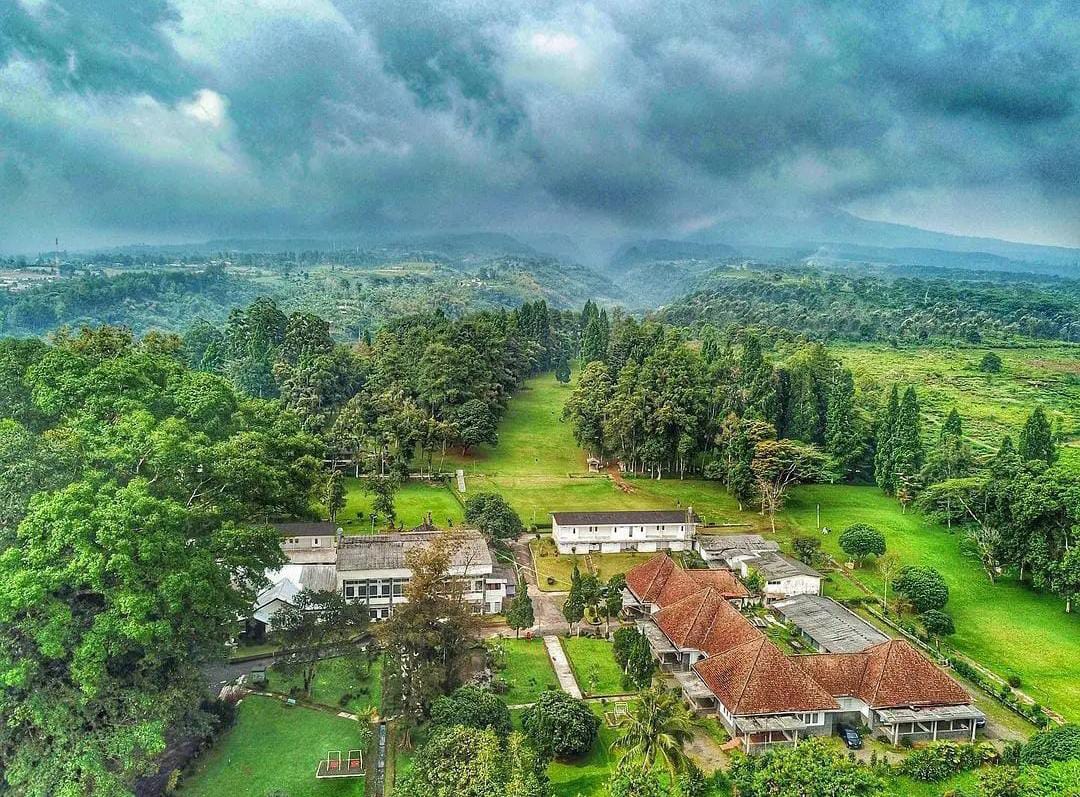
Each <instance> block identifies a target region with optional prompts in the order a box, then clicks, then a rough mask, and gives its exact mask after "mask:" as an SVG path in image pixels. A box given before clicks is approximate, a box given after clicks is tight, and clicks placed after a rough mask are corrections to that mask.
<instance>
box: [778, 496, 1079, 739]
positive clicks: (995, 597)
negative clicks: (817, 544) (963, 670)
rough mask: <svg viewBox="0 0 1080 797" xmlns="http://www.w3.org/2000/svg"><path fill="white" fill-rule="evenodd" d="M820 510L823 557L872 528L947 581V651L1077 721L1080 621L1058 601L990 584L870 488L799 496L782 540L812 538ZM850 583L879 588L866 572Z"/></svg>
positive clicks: (949, 545) (934, 528)
mask: <svg viewBox="0 0 1080 797" xmlns="http://www.w3.org/2000/svg"><path fill="white" fill-rule="evenodd" d="M819 503H820V505H821V522H822V525H824V526H827V527H829V528H830V529H832V530H833V532H834V533H832V534H829V535H825V536H823V537H822V538H821V539H822V545H823V548H824V550H826V551H827V552H829V553H830V554H832V555H833V556H835V557H836V558H837V559H841V560H842V559H843V558H844V557H843V553H842V552H841V551H840V548H839V545H838V543H837V539H838V537H839V532H840V531H841V530H842V529H844V528H846V527H847V526H848V525H850V524H852V523H855V522H857V521H861V522H866V523H870V524H871V525H873V526H876V527H877V528H879V529H880V530H881V531H882V533H883V534H884V535H885V538H886V541H887V545H888V548H889V550H891V551H895V552H896V553H897V554H899V556H900V558H901V560H902V561H903V562H904V563H906V564H921V565H931V566H933V567H936V568H937V569H938V570H940V571H941V573H942V575H943V576H944V577H945V580H946V582H947V583H948V585H949V590H950V597H949V604H948V607H947V608H948V610H949V611H950V612H951V613H952V615H953V618H954V620H955V622H956V631H957V633H956V636H954V637H952V638H951V639H950V642H951V643H952V644H954V645H955V646H956V647H957V648H958V649H959V650H961V651H963V652H964V653H967V654H968V655H969V656H971V657H973V658H974V659H976V660H977V661H980V662H982V663H983V664H985V665H987V666H988V667H990V668H991V669H993V670H994V671H995V672H997V673H998V674H999V675H1002V676H1008V675H1018V676H1020V678H1021V679H1022V681H1023V685H1022V687H1021V688H1022V689H1023V690H1024V691H1026V692H1028V693H1029V694H1030V695H1031V696H1032V697H1034V698H1035V699H1036V700H1040V701H1042V702H1044V703H1046V704H1048V705H1049V706H1051V707H1052V708H1054V709H1056V710H1058V711H1060V712H1061V713H1062V714H1064V715H1065V716H1066V717H1068V718H1070V719H1074V720H1075V719H1080V689H1077V687H1076V684H1077V679H1078V678H1080V664H1078V662H1080V617H1078V616H1077V615H1076V614H1072V615H1068V614H1066V613H1065V611H1064V604H1063V603H1062V601H1061V600H1060V599H1058V598H1056V597H1054V596H1053V595H1048V594H1040V593H1037V592H1035V591H1034V590H1031V589H1029V588H1027V587H1025V586H1022V585H1020V584H1018V583H1016V582H1015V581H1012V580H1010V579H998V581H997V583H996V584H991V583H990V581H989V579H987V577H986V575H985V574H984V573H983V572H982V570H981V569H980V567H979V565H978V563H977V562H976V561H974V560H973V559H972V558H970V557H968V556H965V555H964V554H963V553H962V551H961V549H960V540H959V537H958V536H957V535H956V534H951V533H950V532H949V531H948V530H947V529H946V528H945V527H943V526H939V525H936V524H932V523H929V522H927V521H926V520H925V518H923V517H922V516H920V515H919V514H917V513H915V512H908V513H907V514H903V513H902V512H901V509H900V505H899V504H897V503H896V501H894V500H892V499H891V498H889V497H888V496H886V495H883V494H882V493H881V492H880V491H878V490H877V489H876V488H873V487H850V486H840V485H814V486H808V487H800V488H797V489H795V490H794V491H792V496H791V499H790V500H789V502H788V506H787V509H786V510H785V512H784V518H785V520H786V521H787V523H786V524H785V526H786V530H785V531H784V532H780V533H781V534H782V535H783V536H785V537H790V536H791V533H792V532H798V533H801V534H815V533H816V532H815V529H816V525H815V506H816V505H817V504H819ZM856 575H857V576H858V577H859V578H860V579H861V580H863V581H864V582H865V583H867V584H869V585H871V586H872V587H874V588H880V584H881V579H880V577H879V576H878V575H877V574H876V573H875V572H874V570H873V569H872V567H867V568H863V569H862V570H860V571H858V572H857V574H856ZM833 578H834V580H835V579H837V578H839V576H835V575H834V576H833Z"/></svg>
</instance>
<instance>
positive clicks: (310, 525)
mask: <svg viewBox="0 0 1080 797" xmlns="http://www.w3.org/2000/svg"><path fill="white" fill-rule="evenodd" d="M273 526H274V529H275V531H277V533H278V534H280V535H281V536H282V537H320V536H323V535H327V534H328V535H330V536H334V535H335V534H337V530H338V527H337V525H336V524H334V523H328V522H326V521H318V520H316V521H299V522H296V523H274V524H273Z"/></svg>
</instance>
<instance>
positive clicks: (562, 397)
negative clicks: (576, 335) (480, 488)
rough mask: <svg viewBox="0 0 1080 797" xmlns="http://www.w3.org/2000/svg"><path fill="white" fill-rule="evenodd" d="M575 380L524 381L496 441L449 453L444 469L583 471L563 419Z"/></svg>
mask: <svg viewBox="0 0 1080 797" xmlns="http://www.w3.org/2000/svg"><path fill="white" fill-rule="evenodd" d="M573 384H574V383H573V382H571V383H570V384H568V385H563V384H560V383H559V382H557V381H556V379H555V377H554V376H553V375H551V374H541V375H540V376H537V377H533V378H532V379H529V380H526V382H525V384H524V385H523V386H522V389H521V390H519V391H518V392H517V393H516V394H514V397H513V398H512V399H510V403H509V404H508V405H507V409H506V414H505V415H504V416H503V418H502V421H501V422H500V423H499V443H498V445H496V446H487V445H483V446H478V447H477V448H475V449H473V450H471V451H470V452H469V453H468V454H467V455H462V454H461V453H460V452H455V453H453V454H447V456H446V460H445V463H444V466H443V467H444V468H445V469H447V470H450V469H452V468H463V469H464V470H465V473H466V476H467V477H468V476H470V475H473V474H501V475H506V476H515V475H518V476H520V475H525V474H528V475H547V476H565V475H566V474H568V473H579V472H581V471H583V470H585V469H586V465H585V454H584V453H582V451H581V449H579V448H578V445H577V443H576V442H575V440H574V435H573V433H572V432H571V431H570V427H569V425H568V424H565V423H563V422H562V420H561V415H562V408H563V404H565V403H566V399H567V397H569V395H570V393H571V391H572V390H573Z"/></svg>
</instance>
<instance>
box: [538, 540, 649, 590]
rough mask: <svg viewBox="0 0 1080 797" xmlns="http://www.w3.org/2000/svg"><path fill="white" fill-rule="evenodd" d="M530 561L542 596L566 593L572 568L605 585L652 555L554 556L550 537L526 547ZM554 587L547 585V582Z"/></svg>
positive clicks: (555, 553)
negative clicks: (603, 582)
mask: <svg viewBox="0 0 1080 797" xmlns="http://www.w3.org/2000/svg"><path fill="white" fill-rule="evenodd" d="M529 547H530V548H531V549H532V560H533V563H534V564H535V565H536V574H537V583H538V585H539V587H540V589H542V590H543V591H545V592H566V591H567V590H569V589H570V579H571V576H572V574H573V572H574V565H577V567H578V570H579V571H580V572H582V573H589V572H592V573H595V574H596V576H597V577H598V578H599V579H600V580H601V581H609V580H610V579H611V577H612V576H615V575H617V574H625V573H626V571H628V570H629V569H630V568H632V567H634V566H635V565H638V564H641V563H642V562H644V561H647V560H648V559H650V558H651V557H652V556H655V554H649V553H607V554H589V555H588V556H584V555H581V556H578V555H576V554H560V555H557V553H558V552H557V550H556V548H555V544H554V543H553V542H552V541H551V538H550V537H544V538H543V539H540V540H534V541H533V542H531V543H530V544H529ZM549 578H551V579H553V580H554V583H548V579H549Z"/></svg>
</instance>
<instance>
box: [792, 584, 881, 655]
mask: <svg viewBox="0 0 1080 797" xmlns="http://www.w3.org/2000/svg"><path fill="white" fill-rule="evenodd" d="M772 608H773V610H774V611H775V612H776V613H777V614H779V615H780V616H781V617H783V618H784V619H785V620H788V621H789V622H791V623H794V624H795V625H796V626H798V627H799V630H800V631H802V632H803V633H804V634H806V635H807V636H808V637H810V639H812V640H813V641H814V643H815V644H816V645H817V646H818V647H819V648H821V650H823V651H825V652H826V653H860V652H862V651H864V650H866V649H867V648H869V647H873V646H874V645H879V644H881V643H882V642H886V641H888V639H889V638H888V637H887V636H886V635H885V634H883V633H881V632H880V631H878V630H877V629H876V628H874V626H872V625H870V623H868V622H866V621H865V620H863V619H862V618H861V617H859V616H857V615H856V614H854V613H853V612H851V611H850V610H848V609H846V608H844V607H843V606H841V605H840V604H839V603H837V602H836V601H834V600H833V599H832V598H826V597H824V596H823V595H794V596H792V597H790V598H785V599H784V600H781V601H776V602H775V603H773V604H772Z"/></svg>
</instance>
